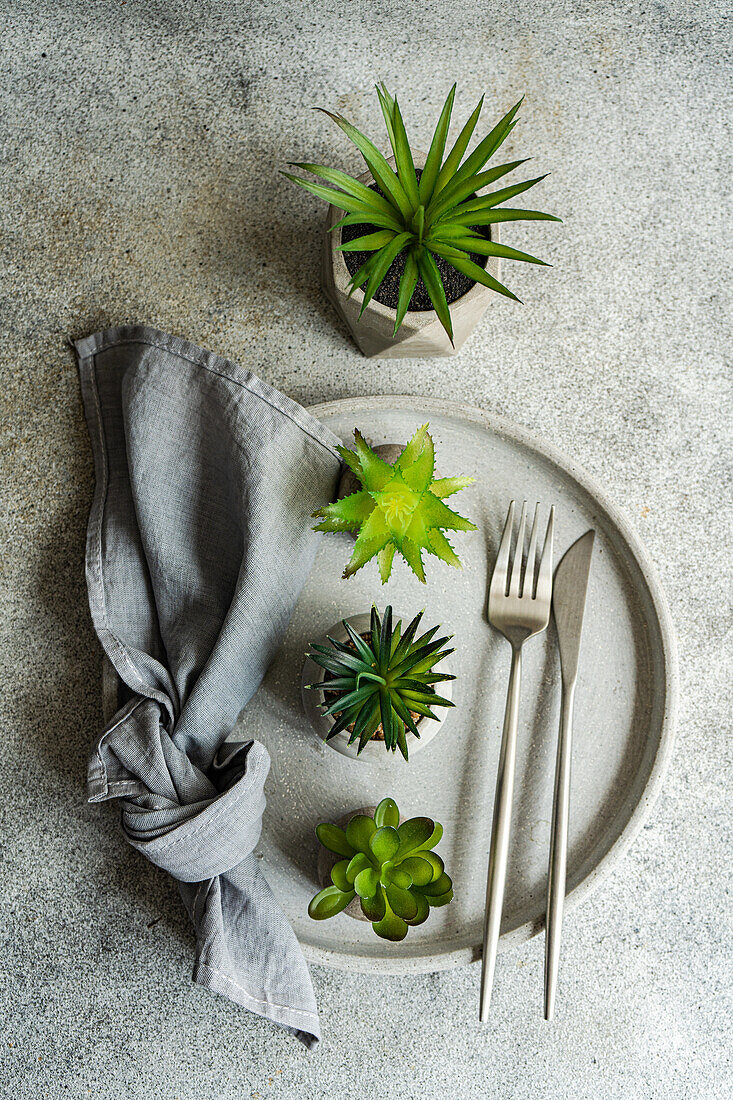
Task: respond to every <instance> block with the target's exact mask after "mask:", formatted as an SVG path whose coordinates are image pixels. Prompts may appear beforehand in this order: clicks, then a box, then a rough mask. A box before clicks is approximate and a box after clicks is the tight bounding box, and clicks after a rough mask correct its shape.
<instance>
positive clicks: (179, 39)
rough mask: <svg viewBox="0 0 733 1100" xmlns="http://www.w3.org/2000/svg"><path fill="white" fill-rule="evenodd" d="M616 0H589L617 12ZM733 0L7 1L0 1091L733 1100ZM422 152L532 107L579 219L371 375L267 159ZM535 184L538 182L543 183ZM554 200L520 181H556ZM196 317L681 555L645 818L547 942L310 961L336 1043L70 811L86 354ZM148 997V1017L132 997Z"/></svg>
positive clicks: (89, 725)
mask: <svg viewBox="0 0 733 1100" xmlns="http://www.w3.org/2000/svg"><path fill="white" fill-rule="evenodd" d="M604 7H605V8H606V10H605V11H603V10H602V9H603V8H604ZM724 9H725V5H724V4H723V3H722V2H721V0H712V2H710V3H707V4H705V5H689V4H686V3H683V2H681V0H680V2H655V3H652V2H649V3H646V2H642V3H623V2H621V3H616V4H614V5H612V6H611V5H603V6H601V5H592V4H587V3H583V2H582V0H556V2H554V3H544V4H539V5H538V4H537V3H535V2H530V0H518V2H515V3H513V4H512V5H507V4H503V3H488V2H481V3H471V2H464V3H457V2H455V0H448V2H446V0H423V2H422V3H421V4H419V5H417V4H409V3H405V2H391V0H371V2H368V3H361V2H356V0H351V2H347V3H343V4H341V5H334V4H330V3H326V2H324V0H310V2H309V3H307V4H304V3H300V2H298V0H278V2H277V3H275V2H274V0H271V2H268V3H262V2H256V0H249V2H244V0H241V2H230V3H221V4H218V3H215V2H214V0H202V2H200V3H196V4H186V5H184V4H177V3H174V2H173V0H147V2H142V0H140V2H138V0H128V2H127V3H124V2H114V3H113V2H101V3H100V2H94V0H88V2H85V3H82V2H81V0H73V2H72V0H55V2H54V3H49V2H47V0H35V2H34V3H22V2H20V0H8V2H6V3H5V4H4V5H2V13H0V57H1V60H2V64H0V179H1V182H0V218H1V219H2V222H1V224H2V231H1V233H0V249H1V250H2V259H1V260H0V294H1V295H2V309H1V310H0V326H1V327H2V345H1V346H2V360H3V376H2V377H3V382H2V413H1V414H0V431H1V446H2V483H1V484H2V494H3V509H2V535H3V556H2V603H1V605H0V606H1V607H2V621H3V638H2V648H1V649H0V667H1V669H2V685H3V690H2V700H1V704H0V705H1V707H2V744H3V768H2V778H1V779H0V782H1V783H2V795H1V800H0V805H1V807H2V818H3V832H2V836H3V841H4V856H3V862H2V922H1V927H2V938H3V951H2V962H1V963H0V967H1V969H2V972H3V979H2V983H1V986H0V988H1V990H2V998H3V1002H4V1005H3V1030H2V1066H1V1067H0V1081H2V1082H3V1085H2V1086H0V1088H2V1089H3V1090H4V1094H5V1095H7V1096H8V1097H13V1098H15V1100H30V1098H33V1100H36V1098H37V1097H54V1098H55V1097H60V1096H64V1097H85V1096H90V1095H91V1096H95V1097H104V1098H108V1097H109V1098H112V1097H120V1096H125V1097H127V1098H128V1100H137V1098H142V1097H146V1098H147V1097H164V1098H173V1097H178V1098H180V1100H183V1098H186V1100H188V1098H193V1097H196V1098H199V1097H216V1098H221V1100H228V1098H230V1097H231V1098H233V1097H238V1098H241V1097H245V1098H252V1100H254V1098H258V1100H264V1098H268V1100H269V1098H272V1100H277V1098H278V1097H305V1098H308V1100H317V1098H320V1097H336V1096H338V1097H342V1096H346V1095H349V1096H355V1097H366V1096H373V1095H390V1096H392V1097H394V1098H395V1100H407V1098H411V1100H417V1098H420V1100H434V1098H443V1097H450V1098H457V1100H472V1098H479V1097H487V1096H490V1097H501V1098H502V1100H503V1098H508V1097H511V1098H515V1097H516V1098H527V1100H530V1098H531V1100H536V1098H537V1097H550V1098H554V1097H569V1098H570V1097H572V1098H573V1100H581V1098H586V1097H587V1098H591V1097H593V1098H595V1097H603V1098H617V1097H628V1098H633V1100H639V1098H642V1097H674V1098H683V1097H685V1098H687V1097H694V1098H700V1097H716V1098H718V1097H721V1096H723V1095H726V1094H730V1093H731V1092H733V1076H732V1074H731V1067H730V1062H729V1058H730V1053H729V1052H730V1035H729V1033H727V1029H728V1026H729V1023H730V1019H731V1011H732V1007H733V1006H732V1005H731V1000H730V990H731V977H732V974H731V969H732V968H731V946H730V945H731V931H732V929H731V919H730V917H731V910H730V898H729V887H730V858H731V844H730V840H731V830H730V809H729V799H730V777H731V760H730V715H731V711H732V710H733V705H732V704H733V700H732V699H731V686H730V685H731V651H730V636H731V635H730V627H731V619H730V602H729V601H730V571H729V566H728V563H729V556H730V550H729V547H730V536H731V524H730V519H731V513H730V508H729V504H730V499H731V469H730V453H731V444H732V442H733V439H732V438H731V427H730V425H731V412H732V411H733V402H732V400H731V390H730V379H731V376H730V373H728V370H729V368H727V367H726V365H725V363H724V360H723V348H724V346H725V343H726V338H729V336H730V333H729V330H728V329H727V325H728V322H729V318H730V316H731V310H730V298H729V296H728V291H729V284H727V279H728V273H729V270H730V266H731V263H730V261H731V257H730V252H729V251H728V252H726V247H727V246H726V243H725V234H724V211H725V194H724V192H725V188H726V186H727V183H728V176H729V164H728V163H727V153H728V148H729V144H730V133H729V132H728V131H727V127H726V118H727V117H729V116H730V109H731V102H730V92H729V85H728V84H727V83H726V69H725V64H726V54H727V49H728V46H729V45H730V30H729V28H728V30H726V28H725V25H724V23H723V13H724ZM375 78H383V79H385V80H386V81H387V82H388V83H389V84H390V85H391V86H393V87H395V88H396V89H397V91H398V93H399V94H400V97H401V99H402V101H403V103H404V105H405V108H406V111H407V117H408V125H409V124H411V125H412V131H413V133H414V134H415V135H416V137H417V140H418V142H419V141H423V142H424V141H425V140H426V136H427V133H428V130H427V127H428V125H429V123H430V122H431V121H432V120H433V119H434V118H435V116H436V114H437V111H438V109H439V105H440V102H441V101H442V98H443V96H444V95H445V93H446V91H447V89H448V87H449V85H450V83H451V82H452V81H453V79H454V78H457V79H458V80H459V94H458V106H459V110H460V113H461V114H465V113H467V111H468V110H469V109H470V107H471V106H472V105H473V103H474V102H475V100H476V98H477V97H478V95H479V94H480V93H481V92H482V91H484V90H486V91H487V93H488V97H487V98H488V108H489V114H491V115H493V114H495V113H497V112H498V111H499V110H501V109H506V108H507V107H508V106H509V105H510V104H511V103H512V102H513V101H514V100H515V99H516V98H517V97H518V95H519V94H521V93H522V92H525V93H526V96H527V98H526V105H525V107H524V110H523V122H522V124H521V126H520V128H519V129H518V130H517V131H516V132H515V135H513V138H515V139H516V140H514V141H513V148H514V149H516V150H521V153H520V155H533V156H534V157H535V161H534V165H536V166H537V168H538V170H539V171H548V170H549V171H550V172H551V173H552V174H551V175H550V177H549V178H548V180H547V181H546V182H545V183H544V184H543V185H542V195H541V198H540V197H539V196H538V197H537V204H540V203H541V206H542V208H545V209H549V210H552V211H555V212H557V213H559V214H560V215H562V216H563V217H564V218H565V224H564V226H562V227H557V226H552V225H551V226H531V227H529V229H527V230H525V229H519V228H517V229H514V230H512V231H511V233H509V232H507V234H506V235H505V236H506V239H507V240H508V241H510V243H515V244H517V245H518V246H519V247H529V248H530V251H532V252H535V253H536V254H539V255H541V256H543V257H545V258H547V259H548V260H550V261H551V262H552V263H553V264H554V268H553V269H552V270H536V269H527V270H524V271H523V270H520V269H517V270H516V271H515V272H514V273H513V277H512V281H511V286H512V288H513V289H514V290H515V291H516V292H517V293H518V294H519V296H520V297H521V298H522V299H523V300H524V301H525V302H526V304H525V305H524V306H523V307H519V306H514V305H512V304H511V303H508V302H504V301H500V300H497V302H496V306H495V308H492V309H491V310H489V312H488V313H487V315H486V316H485V318H484V320H483V322H482V324H481V327H480V329H479V331H478V332H477V333H476V335H475V336H474V338H473V340H472V341H471V342H470V343H469V344H467V345H466V347H465V348H464V350H463V352H462V353H461V355H460V356H458V357H457V358H455V359H452V360H446V361H444V362H435V361H432V362H429V363H428V362H419V361H416V362H400V361H396V362H382V363H380V362H367V361H365V360H363V359H361V358H360V357H359V355H358V354H357V353H356V352H355V350H354V349H353V348H352V347H351V346H350V344H349V343H348V341H347V338H346V334H345V332H344V330H343V329H342V328H341V327H340V325H339V323H338V322H337V321H336V319H335V316H334V314H333V312H332V310H331V309H330V307H329V306H328V305H327V304H326V303H325V302H324V300H323V298H322V296H321V294H320V292H319V290H318V287H317V285H316V273H317V268H318V255H317V250H318V244H319V226H320V223H321V219H322V217H323V211H322V209H321V208H320V207H319V205H318V203H317V201H316V200H315V199H313V200H311V199H310V198H309V197H308V196H306V195H305V194H302V193H300V192H298V191H296V189H295V188H294V187H292V186H291V185H290V184H289V183H288V182H287V181H285V180H284V179H283V178H282V177H280V176H278V175H277V174H276V169H277V168H278V167H280V166H282V165H283V164H284V163H285V162H286V161H287V160H297V159H303V158H312V159H314V160H321V159H325V160H327V161H329V162H332V163H343V164H344V165H346V166H348V167H354V168H355V167H356V166H357V164H356V161H355V160H354V157H353V155H352V153H351V151H350V150H349V149H348V148H347V146H346V143H345V141H344V140H342V139H341V137H340V135H339V133H338V132H337V131H336V130H335V128H333V127H332V126H331V124H330V123H329V122H328V120H326V119H324V118H321V117H320V116H318V115H315V114H313V113H312V112H311V111H310V110H309V107H310V106H311V104H325V105H327V106H330V107H333V106H337V107H340V108H341V109H342V110H344V111H345V112H346V113H347V114H348V115H349V116H350V117H351V118H353V119H354V120H355V121H356V122H357V123H361V124H363V125H364V126H368V127H369V128H370V129H372V130H374V129H376V128H377V126H378V125H379V121H378V109H377V104H376V99H375V97H374V95H373V92H372V90H371V85H372V83H373V81H374V79H375ZM538 190H539V189H538ZM533 194H535V192H533ZM131 320H139V321H147V322H149V323H151V324H155V325H157V326H159V327H161V328H164V329H168V330H170V331H173V332H177V333H180V334H182V335H184V336H186V337H188V338H190V339H192V340H194V341H196V342H198V343H200V344H204V345H206V346H208V347H211V348H213V349H214V350H216V351H219V352H222V353H223V354H225V355H227V356H230V357H232V358H236V359H239V360H240V361H241V362H243V363H244V364H246V365H247V366H249V367H251V368H253V369H254V370H256V371H258V372H259V373H261V375H262V376H263V377H264V378H266V379H267V380H268V381H269V382H272V383H274V384H275V385H276V386H279V387H281V388H282V389H284V390H285V391H286V392H288V393H289V394H291V395H292V396H293V397H295V398H297V399H299V400H301V401H305V402H314V401H320V400H325V399H327V398H332V397H339V396H343V395H348V394H357V393H371V392H379V391H382V392H387V393H390V392H392V393H400V392H408V393H410V392H413V393H424V394H431V395H440V396H444V395H449V396H453V397H455V398H457V399H464V400H469V401H471V402H473V403H476V404H479V405H482V406H484V407H486V408H488V409H491V410H494V411H496V412H499V413H501V414H503V415H506V416H509V417H511V418H513V419H515V420H516V421H518V422H520V423H522V424H524V425H527V426H529V427H531V428H532V429H534V430H535V431H536V432H538V433H540V434H542V435H543V436H544V437H545V438H547V439H549V440H551V441H552V442H553V443H555V444H557V445H558V446H560V447H561V448H563V449H564V450H565V451H567V452H569V453H571V454H572V455H573V456H574V457H575V458H576V459H577V460H579V461H580V462H581V463H583V464H584V465H585V466H586V467H587V468H588V470H590V471H591V472H592V473H593V474H595V475H596V476H597V477H598V478H600V479H601V480H602V481H603V482H604V483H605V485H606V487H607V489H608V491H609V493H610V495H611V496H612V497H613V498H614V499H615V500H616V501H617V502H619V503H620V504H622V505H623V506H624V507H625V509H626V511H627V513H628V515H629V516H630V517H631V519H632V521H633V522H634V523H635V525H636V527H637V529H638V531H639V532H640V534H641V536H642V538H643V539H644V540H645V542H646V544H647V546H648V548H649V550H650V552H651V554H652V557H653V558H654V560H655V561H656V563H657V566H658V569H659V572H660V574H661V577H662V580H663V583H664V585H665V587H666V590H667V593H668V595H669V597H670V600H671V603H672V605H673V610H674V617H675V620H676V623H677V627H678V631H679V640H680V653H681V673H682V689H683V698H682V707H681V715H680V730H679V738H678V747H677V751H676V754H675V758H674V761H673V765H672V769H671V772H670V775H669V779H668V782H667V784H666V786H665V789H664V792H663V794H662V797H661V800H660V802H659V804H658V807H657V809H656V812H655V814H654V816H653V818H652V820H651V822H650V823H649V825H648V826H647V828H646V829H645V830H644V832H643V834H642V836H641V837H640V838H639V840H638V841H637V842H636V844H635V845H634V847H633V849H632V851H631V853H630V855H629V856H628V857H627V859H626V860H625V862H624V863H623V865H622V867H621V868H620V869H619V870H618V871H617V873H616V874H615V875H614V877H613V879H612V880H611V881H610V882H609V883H607V884H606V885H604V887H603V888H602V890H601V891H599V892H598V893H597V894H596V895H595V896H594V897H593V898H592V899H591V900H590V901H588V903H587V904H585V905H584V906H583V908H582V910H581V911H579V912H578V913H577V914H576V915H574V916H573V918H572V920H571V921H569V922H568V927H567V932H566V938H565V957H564V968H563V992H562V1001H561V1006H560V1011H559V1016H558V1018H557V1021H556V1023H555V1024H554V1025H553V1026H552V1028H548V1027H547V1026H546V1025H545V1024H544V1023H543V1022H542V1020H541V1018H540V991H541V973H542V943H541V941H540V940H535V941H533V942H532V943H530V944H527V945H526V946H524V947H523V948H520V949H518V950H517V951H515V952H513V953H511V954H507V955H505V956H504V957H503V958H501V959H500V962H499V968H498V975H497V987H496V994H495V1011H494V1013H493V1017H492V1023H491V1024H490V1025H489V1026H487V1027H483V1028H481V1027H479V1025H478V1024H477V1022H476V998H477V982H478V972H477V970H476V969H464V970H458V971H455V972H449V973H443V974H439V975H436V976H427V977H410V978H409V979H406V980H404V981H395V980H393V979H387V978H385V979H381V980H379V979H374V978H369V979H367V978H364V977H360V976H355V975H345V974H342V973H336V972H329V971H326V970H317V971H316V972H315V973H314V980H315V984H316V989H317V993H318V996H319V998H320V1003H321V1006H322V1013H323V1028H324V1033H325V1039H324V1041H323V1043H322V1045H321V1048H320V1049H319V1051H318V1052H316V1053H315V1054H308V1053H307V1052H306V1051H305V1050H304V1049H301V1048H300V1047H299V1046H298V1044H297V1043H295V1042H294V1041H293V1040H292V1039H291V1038H289V1037H288V1036H287V1035H285V1034H284V1033H282V1032H280V1031H278V1030H277V1029H275V1028H273V1027H272V1026H270V1025H268V1024H267V1023H265V1022H263V1021H260V1020H257V1019H255V1018H254V1017H252V1016H250V1015H247V1014H246V1013H244V1012H243V1011H241V1010H239V1009H237V1008H235V1007H234V1006H233V1005H231V1004H229V1003H227V1002H225V1001H223V1000H219V999H217V998H215V997H212V996H211V995H209V994H207V993H205V992H204V991H202V990H199V989H197V988H195V987H194V986H192V985H191V983H190V981H189V972H190V965H191V934H190V931H189V928H188V926H187V922H186V919H185V917H184V914H183V911H182V908H181V905H180V904H179V901H178V897H177V894H176V888H175V886H174V884H173V883H172V882H171V881H169V880H168V879H166V878H165V876H164V875H162V874H161V873H159V872H158V871H157V870H155V868H153V867H152V866H150V865H149V864H147V863H146V862H145V861H144V860H143V859H142V858H140V857H139V856H138V855H137V854H136V853H134V852H133V851H132V850H130V849H129V848H128V847H126V846H125V844H124V842H123V840H122V839H121V837H120V834H119V832H118V829H117V824H116V821H115V815H114V813H113V812H110V811H109V809H105V808H104V807H102V808H101V809H100V808H99V807H89V806H87V805H86V804H85V800H84V788H83V776H84V769H85V760H86V754H87V749H88V746H89V743H90V740H91V738H92V735H93V733H94V731H95V729H96V728H97V726H98V722H99V711H100V698H99V689H100V666H99V658H98V652H97V648H96V645H95V641H94V638H93V635H92V631H91V627H90V624H89V619H88V614H87V609H86V594H85V589H84V580H83V572H82V554H83V540H84V527H85V522H86V514H87V509H88V506H89V502H90V497H91V489H92V471H91V461H90V454H89V448H88V444H87V439H86V432H85V427H84V424H83V421H82V413H81V405H80V400H79V393H78V386H77V378H76V371H75V366H74V362H73V359H72V356H71V354H70V352H69V350H68V348H67V345H66V341H67V338H69V337H76V336H80V335H84V334H87V333H89V332H92V331H93V330H96V329H97V328H99V327H100V326H102V325H107V324H113V323H119V322H123V321H131ZM140 1005H142V1006H143V1007H142V1009H141V1008H140Z"/></svg>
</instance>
